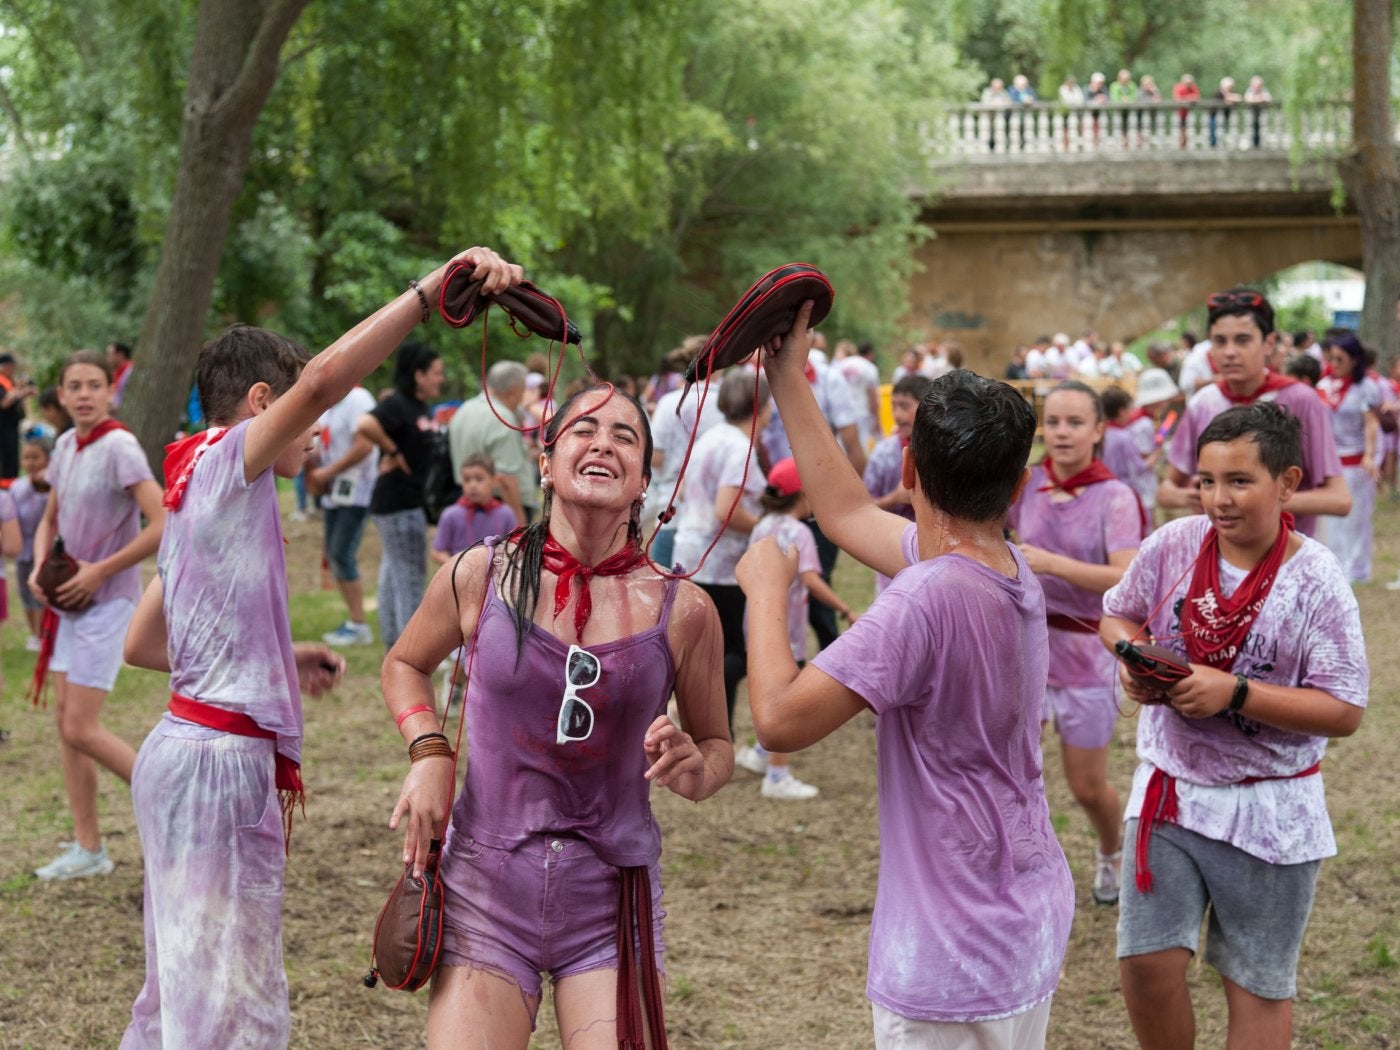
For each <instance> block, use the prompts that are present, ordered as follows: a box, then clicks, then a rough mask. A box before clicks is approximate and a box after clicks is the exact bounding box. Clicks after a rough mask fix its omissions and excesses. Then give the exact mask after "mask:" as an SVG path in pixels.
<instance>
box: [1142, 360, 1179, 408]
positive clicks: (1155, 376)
mask: <svg viewBox="0 0 1400 1050" xmlns="http://www.w3.org/2000/svg"><path fill="white" fill-rule="evenodd" d="M1180 396H1181V390H1180V388H1178V387H1177V385H1176V384H1175V383H1173V382H1172V377H1171V376H1170V375H1168V374H1167V372H1166V369H1163V368H1149V369H1147V370H1146V371H1145V372H1143V373H1142V375H1140V376H1138V385H1137V396H1136V397H1135V398H1133V404H1134V405H1135V406H1136V407H1138V408H1142V406H1143V405H1155V404H1158V403H1159V402H1162V401H1170V400H1171V399H1172V398H1174V397H1180Z"/></svg>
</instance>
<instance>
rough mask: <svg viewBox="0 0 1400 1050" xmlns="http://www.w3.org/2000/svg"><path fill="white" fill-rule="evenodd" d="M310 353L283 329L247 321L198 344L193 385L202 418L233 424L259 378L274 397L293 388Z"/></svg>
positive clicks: (212, 421)
mask: <svg viewBox="0 0 1400 1050" xmlns="http://www.w3.org/2000/svg"><path fill="white" fill-rule="evenodd" d="M309 360H311V355H310V354H308V353H307V352H306V348H305V347H303V346H302V345H301V344H300V343H298V342H296V341H294V340H292V339H288V338H287V337H286V336H285V335H278V334H277V333H276V332H269V331H268V330H267V329H266V328H256V327H254V326H253V325H248V324H235V325H230V326H229V327H228V328H226V329H225V330H224V331H223V333H222V334H221V335H217V336H215V337H214V338H213V339H211V340H209V342H207V343H205V344H204V346H202V347H201V348H200V351H199V357H198V358H196V360H195V364H194V380H195V386H196V387H197V388H198V390H199V405H200V408H202V409H203V410H204V418H205V419H206V420H208V421H209V422H210V423H211V424H221V425H222V424H229V423H233V422H234V421H236V420H237V419H238V418H239V417H240V416H241V414H242V412H241V406H242V403H243V399H244V398H246V397H247V396H248V391H249V390H251V389H252V388H253V386H254V385H256V384H257V383H266V384H267V385H268V386H269V387H271V389H272V393H273V395H274V396H276V397H281V396H282V395H283V394H285V393H286V392H287V391H288V390H290V389H291V388H292V384H293V383H295V382H296V381H297V377H298V376H299V375H301V370H302V369H303V368H304V367H305V366H306V362H307V361H309Z"/></svg>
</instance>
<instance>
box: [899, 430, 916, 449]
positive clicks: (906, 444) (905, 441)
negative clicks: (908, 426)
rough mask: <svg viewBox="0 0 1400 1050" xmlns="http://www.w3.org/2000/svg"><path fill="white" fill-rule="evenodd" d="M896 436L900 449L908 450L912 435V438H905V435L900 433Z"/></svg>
mask: <svg viewBox="0 0 1400 1050" xmlns="http://www.w3.org/2000/svg"><path fill="white" fill-rule="evenodd" d="M895 436H896V437H898V438H899V447H900V448H908V447H909V442H910V440H911V439H912V435H910V437H905V436H904V434H902V433H899V432H896V434H895Z"/></svg>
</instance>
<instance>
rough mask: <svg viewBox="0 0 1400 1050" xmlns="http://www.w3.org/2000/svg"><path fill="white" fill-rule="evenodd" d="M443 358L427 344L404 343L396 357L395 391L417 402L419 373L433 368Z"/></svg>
mask: <svg viewBox="0 0 1400 1050" xmlns="http://www.w3.org/2000/svg"><path fill="white" fill-rule="evenodd" d="M441 356H442V355H441V354H439V353H438V352H437V351H436V350H434V349H433V348H432V347H430V346H429V345H428V344H427V343H420V342H417V341H411V342H407V343H404V344H403V346H401V347H399V352H398V354H397V355H395V357H394V389H395V390H397V391H398V392H399V393H400V394H403V395H404V397H411V398H413V399H414V400H415V401H417V400H418V373H419V372H426V371H427V370H428V369H430V368H432V367H433V362H434V361H436V360H437V359H438V358H439V357H441Z"/></svg>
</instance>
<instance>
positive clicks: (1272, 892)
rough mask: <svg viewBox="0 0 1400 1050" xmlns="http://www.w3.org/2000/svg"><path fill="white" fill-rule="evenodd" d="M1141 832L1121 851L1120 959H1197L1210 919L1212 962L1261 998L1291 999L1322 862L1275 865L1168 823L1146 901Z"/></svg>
mask: <svg viewBox="0 0 1400 1050" xmlns="http://www.w3.org/2000/svg"><path fill="white" fill-rule="evenodd" d="M1137 826H1138V822H1137V820H1135V819H1134V820H1129V821H1128V827H1127V833H1126V839H1125V841H1126V843H1127V847H1126V848H1125V849H1124V850H1123V889H1122V893H1121V896H1120V897H1119V898H1118V958H1120V959H1125V958H1128V957H1129V956H1133V955H1147V954H1149V953H1151V952H1159V951H1164V950H1166V949H1168V948H1185V949H1187V950H1188V951H1189V952H1191V953H1192V954H1193V955H1194V954H1195V953H1196V948H1197V945H1198V944H1199V943H1200V939H1201V920H1202V919H1203V918H1204V917H1205V915H1206V912H1207V910H1209V913H1210V925H1209V932H1208V934H1207V936H1206V955H1205V959H1206V962H1208V963H1210V964H1211V965H1212V966H1214V967H1215V968H1216V970H1218V971H1219V972H1220V975H1221V976H1222V977H1226V978H1228V979H1229V980H1231V981H1233V982H1234V983H1235V984H1237V985H1239V986H1240V987H1241V988H1243V989H1244V990H1245V991H1247V992H1250V993H1252V994H1253V995H1257V996H1259V997H1260V998H1261V999H1291V998H1293V996H1294V995H1296V994H1297V990H1298V988H1297V983H1298V981H1297V979H1298V953H1299V951H1300V950H1301V948H1302V946H1303V931H1304V930H1305V929H1306V928H1307V925H1308V915H1309V914H1310V913H1311V912H1312V904H1313V893H1314V891H1315V890H1316V888H1317V872H1318V869H1319V868H1320V867H1321V866H1322V862H1321V861H1319V860H1313V861H1307V862H1305V863H1303V864H1270V863H1269V862H1268V861H1264V860H1260V859H1259V858H1258V857H1254V856H1251V855H1250V854H1248V853H1246V852H1244V850H1242V849H1239V848H1238V847H1236V846H1232V845H1230V844H1229V843H1228V842H1217V841H1216V840H1215V839H1208V838H1206V837H1205V836H1203V835H1197V834H1196V833H1195V832H1194V831H1187V830H1186V829H1185V828H1180V827H1177V826H1176V825H1175V824H1162V825H1159V826H1158V827H1157V829H1156V830H1155V831H1154V832H1153V834H1152V842H1151V846H1150V847H1149V850H1148V862H1149V864H1150V866H1151V869H1152V881H1153V888H1152V892H1151V893H1140V892H1138V889H1137V884H1136V882H1135V880H1134V874H1135V866H1134V863H1133V861H1134V855H1133V843H1134V842H1135V841H1136V840H1137Z"/></svg>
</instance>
